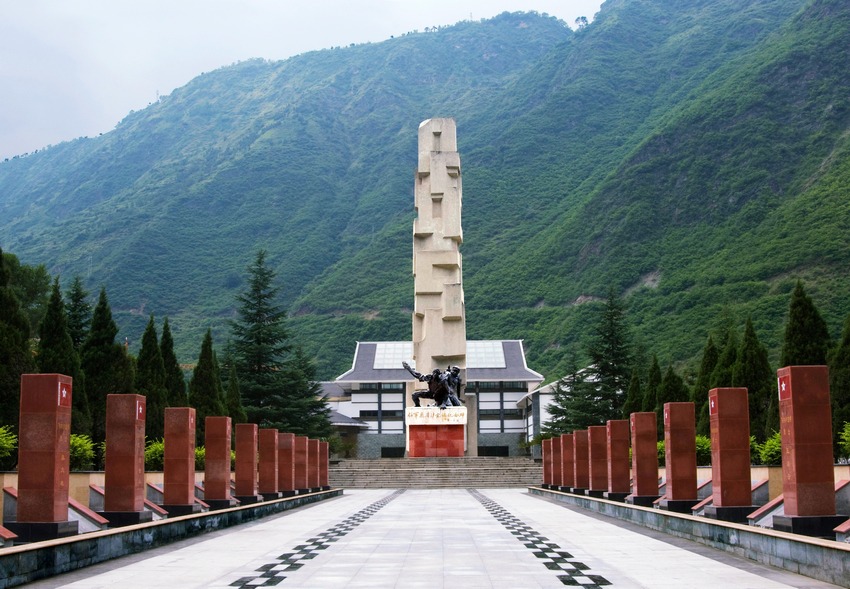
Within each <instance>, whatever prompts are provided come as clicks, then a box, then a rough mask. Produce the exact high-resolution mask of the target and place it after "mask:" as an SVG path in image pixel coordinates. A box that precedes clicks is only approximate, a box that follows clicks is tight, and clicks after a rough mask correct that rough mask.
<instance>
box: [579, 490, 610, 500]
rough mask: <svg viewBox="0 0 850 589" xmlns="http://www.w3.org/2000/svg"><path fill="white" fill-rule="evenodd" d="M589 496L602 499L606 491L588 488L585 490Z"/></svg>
mask: <svg viewBox="0 0 850 589" xmlns="http://www.w3.org/2000/svg"><path fill="white" fill-rule="evenodd" d="M584 494H585V495H587V496H588V497H593V498H594V499H602V496H603V495H604V494H605V491H598V490H596V489H587V490H585V492H584Z"/></svg>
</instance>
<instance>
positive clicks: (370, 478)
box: [328, 457, 543, 489]
mask: <svg viewBox="0 0 850 589" xmlns="http://www.w3.org/2000/svg"><path fill="white" fill-rule="evenodd" d="M328 476H329V479H330V484H331V486H332V487H337V488H343V489H345V488H348V489H437V488H461V489H467V488H488V487H489V488H495V487H527V486H529V485H539V484H540V483H541V482H542V481H543V468H542V466H541V464H540V463H536V462H534V460H532V459H530V458H524V457H510V458H509V457H474V458H466V457H464V458H381V459H376V460H341V461H340V462H339V463H336V464H331V466H330V469H329V471H328Z"/></svg>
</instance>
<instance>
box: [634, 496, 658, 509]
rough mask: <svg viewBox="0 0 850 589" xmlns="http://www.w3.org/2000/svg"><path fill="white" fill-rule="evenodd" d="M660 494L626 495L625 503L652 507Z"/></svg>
mask: <svg viewBox="0 0 850 589" xmlns="http://www.w3.org/2000/svg"><path fill="white" fill-rule="evenodd" d="M659 497H660V495H626V503H628V504H629V505H638V506H640V507H652V506H653V505H654V504H655V502H656V501H658V498H659Z"/></svg>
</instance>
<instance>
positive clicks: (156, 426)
mask: <svg viewBox="0 0 850 589" xmlns="http://www.w3.org/2000/svg"><path fill="white" fill-rule="evenodd" d="M135 383H136V393H137V394H139V395H144V396H145V397H146V402H147V409H146V413H147V420H146V422H145V435H146V436H147V437H149V438H150V439H152V440H157V439H159V438H162V437H163V436H164V435H165V407H166V396H167V394H168V393H167V391H166V389H165V364H164V363H163V361H162V354H161V352H160V350H159V341H158V340H157V335H156V325H155V323H154V318H153V315H151V316H150V319H149V320H148V325H147V327H146V328H145V333H144V335H142V347H141V348H140V349H139V357H138V359H137V361H136V379H135Z"/></svg>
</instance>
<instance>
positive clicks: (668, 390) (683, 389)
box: [655, 366, 689, 437]
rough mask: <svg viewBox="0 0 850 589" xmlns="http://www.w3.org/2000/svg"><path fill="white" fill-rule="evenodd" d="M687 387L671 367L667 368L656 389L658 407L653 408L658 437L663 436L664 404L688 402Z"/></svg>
mask: <svg viewBox="0 0 850 589" xmlns="http://www.w3.org/2000/svg"><path fill="white" fill-rule="evenodd" d="M688 396H689V394H688V387H687V386H685V381H684V380H682V377H681V376H679V375H678V374H676V372H675V371H674V370H673V367H672V366H668V367H667V372H665V373H664V378H662V379H661V386H660V387H658V405H657V406H656V407H655V414H656V416H657V421H656V423H657V424H658V435H659V437H663V436H664V404H665V403H682V402H685V401H687V400H688Z"/></svg>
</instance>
